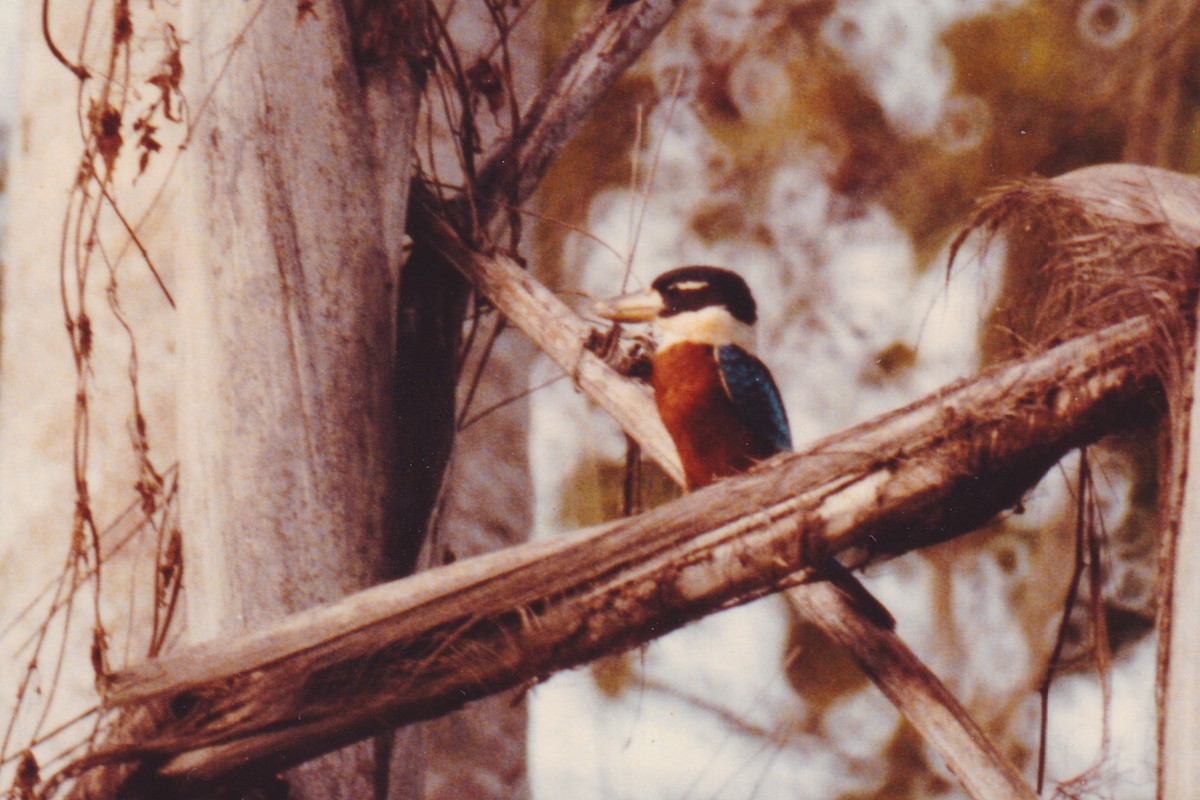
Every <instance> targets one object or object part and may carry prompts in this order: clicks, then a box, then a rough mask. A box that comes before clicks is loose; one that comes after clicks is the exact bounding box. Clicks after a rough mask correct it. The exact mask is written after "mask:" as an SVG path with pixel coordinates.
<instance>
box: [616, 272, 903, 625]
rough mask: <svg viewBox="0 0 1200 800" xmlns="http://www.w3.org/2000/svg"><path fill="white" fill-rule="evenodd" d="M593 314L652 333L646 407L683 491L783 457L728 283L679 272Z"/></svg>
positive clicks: (730, 279) (723, 276) (742, 285)
mask: <svg viewBox="0 0 1200 800" xmlns="http://www.w3.org/2000/svg"><path fill="white" fill-rule="evenodd" d="M594 310H595V312H596V313H597V314H599V315H600V316H602V317H604V318H606V319H611V320H614V321H616V322H651V323H653V324H654V325H655V327H657V328H658V331H659V334H660V340H659V343H658V350H657V352H656V353H655V354H654V365H653V373H652V379H651V381H652V384H653V386H654V400H655V403H656V404H657V405H658V413H659V416H660V417H662V421H663V424H664V425H665V426H666V429H667V433H669V434H671V438H672V439H673V440H674V441H675V448H676V449H677V450H678V451H679V459H680V461H682V462H683V474H684V480H685V481H686V482H687V489H688V490H689V491H690V490H692V489H698V488H700V487H701V486H707V485H708V484H710V483H712V482H713V481H716V480H718V479H720V478H724V477H727V476H729V475H735V474H737V473H739V472H744V471H746V470H747V469H749V468H750V467H752V466H754V465H755V464H756V463H758V462H759V461H762V460H764V459H767V458H770V457H771V456H773V455H776V454H777V453H781V452H784V451H786V450H791V449H792V434H791V429H790V428H789V427H788V420H787V412H786V411H784V408H783V401H782V400H781V399H780V397H779V389H778V388H777V387H776V386H775V380H774V379H773V378H772V377H771V372H770V370H768V369H767V367H766V365H765V364H763V362H761V361H759V360H758V358H757V357H756V356H755V355H754V339H755V336H754V323H755V322H757V321H758V310H757V306H756V305H755V303H754V297H753V296H752V295H751V294H750V289H749V287H747V286H746V282H745V281H744V280H742V279H741V277H739V276H738V275H737V274H735V273H733V272H730V271H729V270H727V269H720V268H718V267H680V268H679V269H673V270H671V271H670V272H665V273H663V274H662V275H659V276H658V278H656V279H655V281H654V283H652V284H650V289H649V291H647V292H644V293H642V294H636V295H627V296H625V297H620V298H617V299H616V300H611V301H608V302H605V303H598V304H596V306H595V308H594ZM818 569H819V572H820V573H821V574H822V575H823V576H824V577H825V578H827V579H829V580H830V581H832V582H833V583H834V585H836V586H838V587H839V588H840V589H841V590H842V591H843V593H844V594H845V596H846V597H848V599H849V600H850V601H851V602H852V603H853V604H854V605H855V606H856V607H857V608H858V609H859V610H860V611H862V612H863V613H864V614H866V615H867V616H869V617H870V618H871V619H873V620H874V621H875V622H876V623H877V624H878V625H880V626H882V627H885V628H888V629H894V628H895V625H896V623H895V620H894V619H892V615H891V614H890V613H889V612H888V610H887V609H886V608H884V607H883V606H882V605H881V604H880V603H879V601H878V600H876V599H875V598H874V597H873V596H872V595H871V594H870V592H868V591H867V590H866V588H864V587H863V586H862V584H860V583H859V582H858V579H856V578H855V577H854V576H853V575H852V574H851V573H850V571H849V570H848V569H847V568H846V567H845V566H843V565H842V564H841V563H840V562H839V561H838V560H837V559H836V558H834V557H833V556H830V557H828V558H827V559H825V560H824V562H823V563H822V565H821V566H820V567H819V568H818Z"/></svg>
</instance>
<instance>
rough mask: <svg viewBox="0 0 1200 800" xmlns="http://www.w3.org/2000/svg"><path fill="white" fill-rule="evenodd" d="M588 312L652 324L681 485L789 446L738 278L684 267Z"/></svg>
mask: <svg viewBox="0 0 1200 800" xmlns="http://www.w3.org/2000/svg"><path fill="white" fill-rule="evenodd" d="M595 311H596V313H597V314H599V315H600V316H602V317H605V318H607V319H611V320H615V321H618V322H652V323H654V324H655V326H656V327H657V328H658V331H659V333H660V335H661V340H660V341H659V344H658V350H657V352H656V353H655V355H654V367H653V378H652V382H653V386H654V398H655V402H656V403H657V405H658V413H659V415H660V416H661V417H662V421H663V424H664V425H665V426H666V428H667V432H668V433H670V434H671V438H672V439H673V440H674V441H675V447H676V448H677V449H678V450H679V458H680V460H681V461H682V462H683V472H684V477H685V480H686V481H687V488H688V489H696V488H699V487H701V486H706V485H708V484H710V483H712V482H713V481H715V480H717V479H718V478H724V477H726V476H728V475H733V474H736V473H738V472H744V471H745V470H747V469H749V468H750V467H751V466H753V465H754V464H755V463H757V462H759V461H762V460H763V459H766V458H770V457H771V456H773V455H775V454H776V453H779V452H782V451H784V450H790V449H791V448H792V435H791V431H790V429H789V428H788V421H787V413H786V412H785V411H784V408H783V402H782V401H781V400H780V397H779V389H777V388H776V386H775V381H774V380H773V379H772V378H771V373H770V371H769V370H768V369H767V368H766V366H765V365H764V364H763V363H762V362H761V361H759V360H758V358H757V357H755V356H754V353H753V351H754V339H755V336H754V323H755V322H756V321H757V320H758V312H757V308H756V306H755V303H754V297H753V296H752V295H751V294H750V289H749V288H748V287H747V286H746V282H745V281H744V280H742V279H741V277H739V276H738V275H736V274H735V273H733V272H730V271H729V270H726V269H719V268H717V267H681V268H679V269H674V270H671V271H670V272H667V273H664V274H663V275H660V276H659V277H658V278H657V279H656V280H655V281H654V283H653V284H651V286H650V289H649V291H647V292H644V293H642V294H636V295H628V296H625V297H621V298H618V299H616V300H613V301H610V302H607V303H599V304H597V306H596V308H595Z"/></svg>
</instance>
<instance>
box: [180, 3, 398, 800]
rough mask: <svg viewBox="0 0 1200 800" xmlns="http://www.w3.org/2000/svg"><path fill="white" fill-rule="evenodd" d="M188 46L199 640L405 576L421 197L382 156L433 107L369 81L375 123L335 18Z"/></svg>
mask: <svg viewBox="0 0 1200 800" xmlns="http://www.w3.org/2000/svg"><path fill="white" fill-rule="evenodd" d="M181 35H182V36H183V38H184V39H185V40H186V41H187V42H189V43H191V45H192V46H191V47H189V48H187V49H186V51H185V53H186V54H187V56H188V61H187V67H188V68H187V70H186V72H185V75H186V76H187V80H188V88H189V90H190V91H188V96H189V97H192V98H204V103H203V105H201V104H200V103H198V102H197V103H196V107H195V111H194V114H195V117H194V120H193V124H194V127H193V130H192V136H191V146H190V149H189V154H188V159H189V168H190V182H191V192H192V194H191V201H192V203H191V208H190V209H189V217H190V220H191V222H192V225H191V226H190V227H189V233H190V235H191V237H192V238H191V242H190V252H191V253H192V254H193V257H192V258H191V259H190V260H189V262H188V264H187V266H186V268H185V269H184V270H182V271H181V274H180V279H179V291H178V294H179V316H180V320H179V322H180V327H179V331H180V341H181V353H182V357H183V369H182V371H181V374H182V383H181V392H180V430H181V446H180V450H181V458H180V462H181V475H182V481H183V487H184V490H183V527H184V530H185V531H186V536H185V539H184V541H185V561H186V564H187V570H188V577H189V581H188V589H189V604H188V609H189V619H188V623H189V635H190V637H191V638H192V639H193V640H196V641H201V640H205V639H211V638H214V637H216V636H218V635H227V634H228V633H229V632H230V631H234V630H239V629H243V628H246V627H248V626H259V625H262V624H264V623H266V622H268V621H270V620H273V619H277V618H279V617H282V616H285V615H287V614H289V613H293V612H296V611H299V610H301V609H304V608H308V607H310V606H312V605H316V604H319V603H326V602H330V601H332V600H336V599H337V598H340V597H342V596H344V595H346V594H349V593H351V592H353V591H355V590H358V589H362V588H365V587H367V586H370V585H373V584H375V583H378V582H380V581H382V580H385V579H387V578H389V577H392V576H394V575H395V569H394V567H393V566H392V565H391V564H390V563H389V561H388V557H387V555H388V553H387V548H386V547H385V542H386V537H387V534H388V530H387V516H386V508H387V499H386V498H387V490H388V477H387V469H388V466H389V461H390V459H391V454H390V453H389V452H388V447H389V446H390V445H392V444H393V443H394V442H395V438H394V435H393V433H392V430H391V427H390V426H391V413H390V412H391V396H390V390H391V380H392V378H391V376H392V363H393V362H392V359H393V338H392V332H393V323H392V320H393V310H394V305H393V303H394V298H395V294H394V291H395V285H396V283H395V282H396V279H397V275H398V270H399V263H398V260H397V259H398V254H399V251H400V247H399V244H398V235H397V234H396V233H395V232H394V231H395V228H396V227H397V226H398V224H399V219H402V212H401V210H400V209H398V208H397V207H396V203H397V200H396V198H397V197H399V198H403V197H404V196H406V191H407V184H406V180H405V178H406V174H405V173H404V172H400V171H398V170H397V169H396V168H395V167H394V166H393V168H392V169H391V170H390V175H387V176H386V177H385V176H382V175H381V174H380V172H379V171H378V170H377V164H378V162H377V157H378V155H377V154H379V153H382V152H386V151H387V150H388V149H389V148H390V147H392V146H399V147H403V146H405V143H406V142H407V143H411V129H412V126H413V124H414V122H415V119H414V117H413V115H412V111H413V108H414V107H415V106H413V105H411V102H410V105H409V107H408V108H405V106H404V105H403V103H400V104H398V105H390V104H389V100H388V98H386V97H383V96H382V94H383V92H384V91H385V90H388V89H389V87H387V86H386V85H384V86H373V87H372V90H371V92H370V95H371V97H372V100H373V102H372V105H373V107H374V108H375V109H376V111H377V117H378V119H377V120H376V124H375V125H374V126H373V125H372V124H371V120H370V119H369V117H368V113H367V106H368V102H367V97H366V96H365V93H364V90H363V88H362V86H361V84H360V81H359V74H358V71H357V69H356V66H355V63H354V57H353V53H352V51H351V38H350V31H349V30H348V27H347V24H346V21H345V18H344V17H343V16H342V14H341V11H340V8H339V7H336V6H329V7H323V8H322V9H321V10H320V12H319V13H316V14H307V15H306V14H301V13H298V11H297V8H296V7H295V5H293V4H278V3H263V4H251V5H247V4H245V3H240V2H209V3H195V4H189V5H188V6H187V19H186V24H185V27H184V29H183V31H182V32H181ZM391 88H392V89H394V90H398V91H401V92H403V91H410V92H411V91H412V87H411V86H407V87H406V86H403V85H400V86H395V87H391ZM410 100H411V99H410ZM406 130H407V131H409V133H408V134H407V135H406V134H405V131H406ZM376 141H377V142H378V143H379V145H378V146H377V147H374V148H373V147H372V146H371V143H372V142H376ZM394 159H395V160H403V159H404V154H403V153H397V154H395V156H394ZM393 164H394V161H393ZM385 166H386V165H385ZM406 166H407V164H406ZM381 190H386V191H387V192H388V193H389V194H391V193H393V192H394V193H395V195H394V196H392V199H391V200H390V201H389V202H387V203H385V202H383V201H382V200H381V195H382V192H381ZM384 214H387V215H389V216H390V217H391V218H390V219H385V217H384ZM330 531H338V533H337V534H336V535H329V532H330ZM374 762H375V756H374V753H373V751H372V749H371V748H370V747H368V746H365V745H360V746H357V747H356V748H354V749H353V750H351V751H346V752H344V753H342V754H339V756H336V757H333V758H327V759H323V760H321V761H318V762H314V763H312V764H308V765H305V766H304V767H303V768H302V771H301V775H300V776H299V778H298V780H292V781H291V783H292V788H291V791H292V792H293V793H294V795H293V796H303V797H314V798H325V797H333V796H342V797H366V796H371V795H372V794H373V791H374V784H375V782H376V767H375V765H374Z"/></svg>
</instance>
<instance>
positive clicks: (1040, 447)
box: [85, 318, 1156, 792]
mask: <svg viewBox="0 0 1200 800" xmlns="http://www.w3.org/2000/svg"><path fill="white" fill-rule="evenodd" d="M1153 335H1154V324H1153V322H1152V321H1151V320H1149V319H1145V318H1138V319H1134V320H1130V321H1127V322H1125V323H1121V324H1120V325H1116V326H1113V327H1111V328H1109V329H1106V330H1104V331H1100V332H1097V333H1095V334H1092V335H1089V336H1086V337H1082V338H1080V339H1078V340H1074V341H1071V342H1069V343H1066V344H1064V345H1062V346H1060V347H1058V348H1055V349H1054V350H1052V351H1050V352H1048V353H1046V354H1044V355H1043V356H1040V357H1038V358H1036V359H1033V360H1030V361H1027V362H1024V363H1018V364H1013V365H1008V366H1004V367H999V368H995V369H992V370H990V371H988V372H986V373H984V374H982V375H980V376H979V377H977V378H975V379H973V380H971V381H965V382H960V383H958V384H956V385H953V386H950V387H947V388H946V389H944V390H942V391H940V392H938V393H936V394H934V395H932V396H930V397H928V398H926V399H924V400H922V401H920V402H918V403H915V404H913V405H911V406H909V407H907V408H905V409H901V410H899V411H895V412H892V413H890V414H887V415H885V416H883V417H880V418H878V419H876V420H873V421H871V422H868V423H866V424H864V425H860V426H858V427H856V428H853V429H851V430H849V431H846V432H844V433H842V434H839V435H837V436H833V437H830V438H829V439H826V440H824V441H823V442H820V443H818V444H817V445H815V446H814V447H812V448H810V449H809V450H807V451H805V452H802V453H796V454H790V455H787V456H782V457H780V458H778V459H775V460H774V461H773V462H772V463H771V465H770V466H769V467H766V468H763V469H760V470H757V471H755V472H753V473H751V474H748V475H746V476H741V477H738V478H733V479H730V480H728V481H725V482H722V483H719V484H717V485H714V486H712V487H709V488H707V489H705V490H703V491H700V492H696V493H694V494H691V495H688V496H686V497H684V498H682V499H680V500H678V501H676V502H674V503H671V504H668V505H666V506H663V507H660V508H658V509H656V510H654V511H651V512H649V513H647V514H644V515H642V516H640V517H637V518H633V519H629V520H623V521H621V522H618V523H615V524H612V525H607V526H604V527H602V528H598V529H591V530H587V531H581V532H577V533H575V534H572V535H568V536H563V537H558V538H556V539H552V540H549V541H543V542H534V543H531V544H529V545H525V546H521V547H517V548H513V549H511V550H508V551H504V552H501V553H496V554H493V555H489V556H484V557H482V558H479V559H472V560H470V561H464V562H460V563H458V564H454V565H451V566H448V567H443V568H441V569H438V570H433V571H430V572H427V573H424V574H422V575H419V576H416V577H414V578H410V579H408V580H406V581H401V582H397V583H392V584H387V585H384V586H380V587H376V588H374V589H370V590H367V591H366V592H362V593H360V594H358V595H354V596H352V597H350V598H347V599H346V600H345V601H342V602H341V603H338V604H335V605H332V606H328V607H325V608H321V609H315V610H313V611H312V612H307V613H305V614H303V615H300V616H296V617H292V618H290V619H289V620H287V621H285V622H284V623H281V624H279V625H277V626H275V627H273V628H270V629H267V630H263V631H260V632H256V633H252V634H248V635H246V636H245V637H243V638H241V639H238V640H234V641H225V642H222V643H211V644H208V645H202V646H199V647H196V648H193V649H190V650H188V651H185V652H182V653H180V654H178V655H176V656H173V657H171V658H169V659H164V660H160V661H156V662H150V663H147V664H143V665H141V666H139V667H135V668H133V669H131V670H128V671H126V672H123V673H118V674H116V675H114V676H113V677H112V680H111V682H110V684H109V686H108V691H107V693H106V695H107V698H108V702H109V704H110V705H121V704H128V703H134V702H138V703H143V704H144V703H147V702H152V703H153V704H154V707H156V708H157V710H158V713H159V714H161V715H162V719H163V724H162V728H161V732H160V733H159V734H158V735H157V736H155V737H148V738H147V739H145V740H143V741H142V742H141V743H140V744H138V745H136V746H130V747H124V748H120V749H118V750H115V751H109V752H103V751H102V752H98V753H96V754H94V755H93V756H91V757H90V758H89V759H88V761H87V762H85V763H88V764H98V763H104V762H106V761H115V760H123V759H143V760H144V764H145V767H144V769H143V770H142V771H141V773H140V778H141V779H142V780H145V781H148V782H149V784H148V785H153V786H154V787H155V790H156V791H163V790H166V789H170V790H186V791H189V792H199V791H203V790H204V789H205V787H209V786H212V785H213V783H214V782H218V781H223V780H227V779H228V778H229V777H230V776H233V775H237V774H239V773H240V774H243V775H244V774H247V773H252V772H258V771H261V770H263V769H267V770H273V769H278V768H280V767H282V766H286V765H288V764H292V763H296V762H298V761H300V760H303V759H304V758H306V757H309V756H311V755H313V754H315V753H318V752H322V751H325V750H328V749H332V748H334V747H337V746H338V745H340V744H343V743H345V742H347V741H351V740H353V739H355V738H360V737H362V736H364V735H367V734H369V733H372V732H374V731H378V730H382V729H385V728H388V727H391V726H394V725H396V724H400V723H404V722H410V721H413V720H416V719H423V718H428V717H431V716H435V715H437V714H440V713H444V712H445V711H447V710H449V709H452V708H455V707H458V706H460V705H462V704H463V703H464V702H466V701H468V700H471V699H474V698H476V697H479V696H482V695H485V694H487V693H490V692H494V691H498V690H500V689H502V688H506V687H510V686H514V685H519V684H521V683H524V682H527V681H530V680H533V679H536V678H539V677H541V676H544V675H547V674H549V673H551V672H553V671H555V670H559V669H564V668H567V667H570V666H573V665H576V664H579V663H582V662H584V661H586V660H588V659H590V658H593V657H595V656H597V655H600V654H602V653H608V652H613V651H614V650H618V649H621V648H624V647H630V646H634V645H637V644H639V643H642V642H645V641H648V640H650V639H652V638H655V637H657V636H660V635H662V634H664V633H666V632H668V631H670V630H673V629H675V628H678V627H679V626H681V625H683V624H685V623H686V622H688V621H690V620H692V619H696V618H698V617H700V616H702V615H704V614H706V613H710V612H712V611H714V610H716V609H720V608H724V607H727V606H730V605H734V604H737V603H742V602H746V601H747V600H750V599H753V598H755V597H759V596H761V595H762V594H764V593H766V592H769V591H773V590H776V589H778V588H780V587H781V586H784V585H787V584H789V583H792V582H795V581H796V580H798V579H799V577H800V576H802V575H803V572H804V570H805V568H806V567H807V566H808V565H809V564H812V563H819V562H818V561H817V560H816V559H823V558H824V556H825V554H827V553H832V552H837V551H840V550H844V549H846V548H848V547H852V546H856V545H857V546H861V547H865V548H867V549H868V550H872V551H888V552H902V551H905V550H908V549H911V548H912V547H916V546H920V545H923V544H928V543H930V542H931V541H933V540H939V539H944V538H949V537H951V536H954V535H957V534H959V533H961V532H964V531H966V530H969V529H971V528H972V527H974V526H975V525H977V524H978V523H980V522H982V521H983V520H986V519H988V518H990V517H991V516H993V515H994V514H995V513H997V512H1000V511H1002V510H1004V509H1005V508H1008V507H1010V506H1011V505H1012V504H1013V503H1015V502H1016V501H1017V499H1018V498H1019V497H1020V495H1021V493H1022V492H1023V491H1024V490H1025V489H1026V488H1027V487H1028V486H1030V485H1031V484H1032V483H1033V482H1034V481H1036V479H1037V478H1038V477H1040V476H1041V475H1042V474H1043V473H1044V472H1045V470H1046V469H1048V468H1049V467H1050V466H1051V465H1053V464H1054V463H1055V462H1056V461H1057V460H1058V459H1059V458H1060V457H1061V456H1062V455H1063V454H1064V453H1066V452H1067V451H1069V450H1070V449H1071V448H1073V447H1076V446H1078V445H1080V444H1084V443H1086V442H1089V441H1091V440H1093V439H1095V438H1097V437H1099V436H1101V435H1103V434H1105V433H1107V432H1109V431H1111V430H1114V429H1116V428H1118V427H1121V426H1124V425H1128V424H1129V423H1130V421H1131V420H1134V419H1139V418H1143V417H1144V416H1145V412H1147V403H1146V398H1147V397H1148V396H1150V395H1152V393H1153V389H1154V387H1155V385H1156V381H1155V377H1154V376H1153V375H1152V374H1146V373H1145V372H1144V371H1142V370H1141V369H1140V368H1139V365H1145V364H1147V363H1148V360H1147V359H1146V358H1144V357H1143V356H1144V352H1145V350H1146V348H1147V347H1149V346H1150V340H1151V339H1152V337H1153Z"/></svg>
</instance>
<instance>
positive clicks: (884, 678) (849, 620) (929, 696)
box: [786, 582, 1037, 800]
mask: <svg viewBox="0 0 1200 800" xmlns="http://www.w3.org/2000/svg"><path fill="white" fill-rule="evenodd" d="M786 595H787V599H788V601H789V602H790V603H791V604H792V606H793V607H794V608H795V609H796V610H797V611H799V612H800V613H801V614H803V615H804V617H805V618H806V619H808V620H810V621H812V622H814V623H816V624H818V625H820V626H821V629H822V630H823V631H825V632H826V633H827V634H828V635H830V636H831V637H832V638H833V640H834V641H836V642H837V643H838V644H839V645H841V646H842V647H843V648H844V649H845V650H846V651H847V652H848V653H850V655H851V656H852V657H853V658H854V660H855V662H857V663H858V666H859V667H860V668H861V669H862V670H863V671H864V672H866V673H867V675H869V676H870V678H871V680H873V681H874V682H875V684H876V685H877V686H879V688H880V689H881V690H882V691H883V693H884V694H886V695H887V697H888V699H889V700H891V701H892V702H893V703H895V704H896V707H897V708H898V709H900V711H901V713H903V714H904V716H906V717H907V718H908V719H909V721H910V722H912V724H913V726H914V727H916V729H917V730H918V731H920V733H921V735H922V736H924V737H925V739H926V741H928V742H929V743H930V744H931V745H932V746H933V747H934V749H936V750H937V751H938V753H940V754H941V755H942V758H944V759H946V764H947V765H948V766H949V767H950V771H951V772H953V773H954V774H955V776H956V777H958V779H959V780H960V781H961V782H962V784H963V788H964V789H965V790H966V792H967V794H969V795H970V796H971V797H974V798H989V800H1034V799H1035V798H1036V797H1037V794H1036V793H1035V792H1034V791H1033V789H1031V788H1030V787H1029V785H1028V784H1027V783H1026V782H1025V780H1024V779H1023V778H1022V777H1021V774H1020V773H1019V772H1017V770H1016V768H1015V767H1013V765H1012V763H1011V762H1010V761H1008V759H1006V758H1004V756H1002V755H1001V754H1000V752H999V751H998V750H996V748H995V747H994V746H993V745H992V743H991V741H990V740H989V739H988V737H987V736H986V735H985V734H984V732H983V731H982V730H981V729H980V728H979V726H978V725H976V724H975V722H974V721H973V720H972V719H971V717H970V716H969V715H968V714H967V711H966V709H965V708H963V707H962V704H961V703H959V702H958V700H957V699H956V698H955V697H954V695H952V694H950V692H949V691H948V690H947V689H946V687H945V686H943V685H942V683H941V681H939V680H938V679H937V676H935V675H934V674H933V673H932V672H930V671H929V668H928V667H926V666H925V665H924V664H922V663H921V661H920V659H918V658H917V657H916V656H915V655H913V653H912V651H911V650H909V649H908V646H907V645H905V644H904V642H903V641H901V639H900V637H898V636H897V635H896V634H895V633H893V632H892V631H889V630H883V629H880V628H878V627H877V626H874V625H872V624H871V623H870V621H869V619H867V618H865V617H862V616H860V615H857V614H853V613H850V612H851V611H852V609H853V608H854V603H853V600H852V599H849V598H847V597H846V596H845V595H844V594H843V591H842V590H841V589H840V588H838V587H837V586H836V585H835V584H833V583H831V582H824V583H815V584H812V585H810V586H800V587H797V588H795V589H792V590H790V591H788V592H787V593H786Z"/></svg>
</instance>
